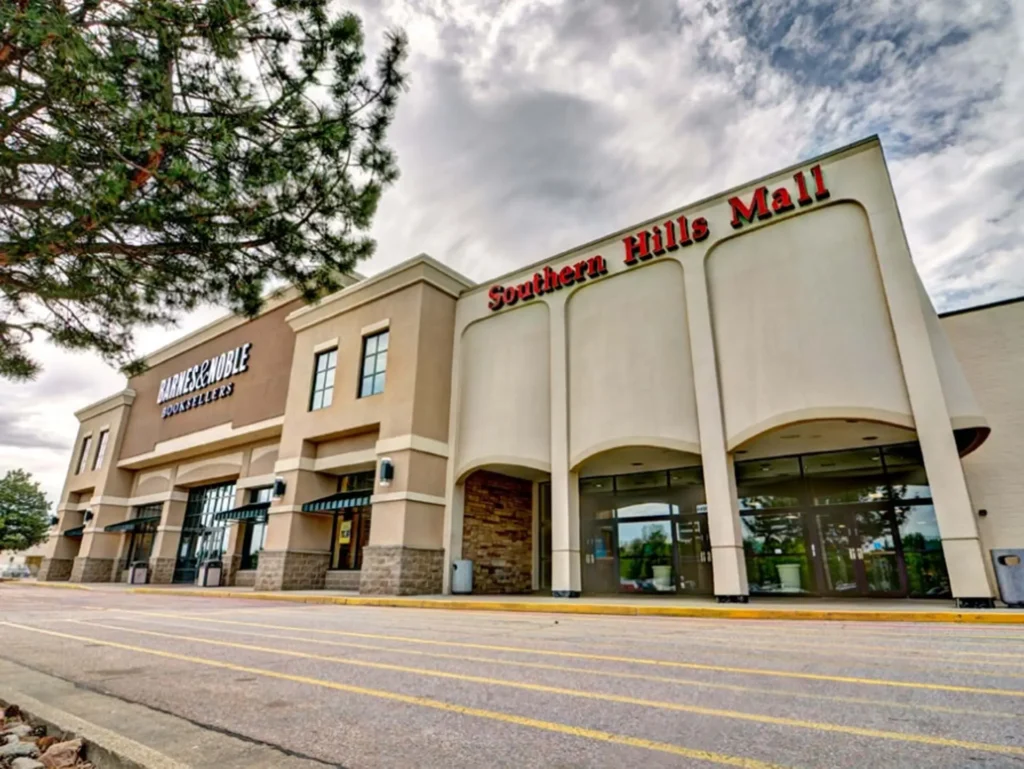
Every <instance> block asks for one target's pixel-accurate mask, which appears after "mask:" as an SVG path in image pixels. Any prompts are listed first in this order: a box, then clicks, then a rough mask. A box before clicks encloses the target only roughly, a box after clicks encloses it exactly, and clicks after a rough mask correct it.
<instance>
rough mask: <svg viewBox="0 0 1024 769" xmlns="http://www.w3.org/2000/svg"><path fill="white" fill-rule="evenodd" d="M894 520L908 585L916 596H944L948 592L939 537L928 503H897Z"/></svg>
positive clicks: (932, 509) (911, 592) (932, 512)
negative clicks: (900, 543)
mask: <svg viewBox="0 0 1024 769" xmlns="http://www.w3.org/2000/svg"><path fill="white" fill-rule="evenodd" d="M896 523H897V524H898V525H899V529H900V540H901V541H902V542H903V561H904V563H905V564H906V567H907V589H908V592H909V593H910V595H911V596H913V597H915V598H939V597H941V598H945V597H948V596H950V595H951V593H950V589H949V575H948V574H947V573H946V560H945V558H944V557H943V554H942V538H941V537H940V536H939V524H938V521H936V520H935V508H934V507H932V506H931V505H897V506H896Z"/></svg>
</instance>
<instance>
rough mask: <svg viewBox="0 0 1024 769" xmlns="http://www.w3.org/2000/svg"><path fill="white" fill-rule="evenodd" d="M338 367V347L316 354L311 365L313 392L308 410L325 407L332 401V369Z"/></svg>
mask: <svg viewBox="0 0 1024 769" xmlns="http://www.w3.org/2000/svg"><path fill="white" fill-rule="evenodd" d="M337 367H338V348H337V347H335V348H334V349H333V350H325V351H324V352H319V353H317V354H316V359H315V360H314V365H313V392H312V393H311V394H310V396H309V410H310V411H316V410H318V409H325V408H327V407H328V406H330V405H331V403H332V402H333V401H334V371H335V369H336V368H337Z"/></svg>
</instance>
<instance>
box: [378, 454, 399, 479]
mask: <svg viewBox="0 0 1024 769" xmlns="http://www.w3.org/2000/svg"><path fill="white" fill-rule="evenodd" d="M379 467H380V470H379V472H378V477H379V478H380V485H381V486H390V485H391V481H393V480H394V479H395V463H394V462H392V461H391V458H390V457H382V458H381V460H380V465H379Z"/></svg>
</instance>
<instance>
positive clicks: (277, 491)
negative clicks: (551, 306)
mask: <svg viewBox="0 0 1024 769" xmlns="http://www.w3.org/2000/svg"><path fill="white" fill-rule="evenodd" d="M285 488H286V484H285V482H284V478H281V477H280V476H278V477H277V478H275V479H274V490H273V492H272V493H271V496H272V497H273V498H274V499H280V498H281V497H283V496H284V490H285Z"/></svg>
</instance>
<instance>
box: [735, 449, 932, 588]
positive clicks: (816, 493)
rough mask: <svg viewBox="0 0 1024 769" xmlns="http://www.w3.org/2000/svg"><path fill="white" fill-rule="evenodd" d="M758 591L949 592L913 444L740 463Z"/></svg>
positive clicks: (751, 569) (751, 572) (748, 549)
mask: <svg viewBox="0 0 1024 769" xmlns="http://www.w3.org/2000/svg"><path fill="white" fill-rule="evenodd" d="M736 477H737V486H738V488H739V502H740V509H741V520H742V524H743V545H744V551H745V553H746V560H747V578H748V581H749V584H750V593H751V595H801V594H802V595H822V596H837V597H841V596H850V597H875V596H877V597H896V598H898V597H908V596H909V597H915V598H926V597H937V598H940V597H941V598H948V597H949V595H950V590H949V578H948V576H947V574H946V565H945V560H944V558H943V554H942V542H941V538H940V536H939V529H938V524H937V522H936V520H935V510H934V508H933V507H932V505H931V498H930V497H931V493H930V489H929V487H928V483H927V478H926V476H925V473H924V466H923V464H922V463H921V458H920V452H919V450H918V448H917V446H915V445H904V446H895V447H886V448H885V449H860V450H856V451H846V452H835V453H828V454H812V455H805V456H800V457H782V458H773V459H769V460H760V461H757V460H755V461H753V462H740V463H737V465H736Z"/></svg>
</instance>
